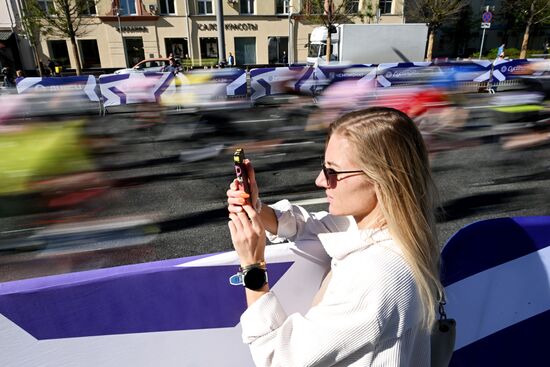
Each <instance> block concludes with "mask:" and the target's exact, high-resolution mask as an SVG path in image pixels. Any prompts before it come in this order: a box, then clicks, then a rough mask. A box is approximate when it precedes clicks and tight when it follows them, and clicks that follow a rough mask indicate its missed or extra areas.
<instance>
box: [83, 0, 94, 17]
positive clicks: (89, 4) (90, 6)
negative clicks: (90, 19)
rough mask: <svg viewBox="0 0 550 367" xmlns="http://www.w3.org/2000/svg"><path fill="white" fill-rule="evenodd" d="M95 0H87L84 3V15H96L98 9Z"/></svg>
mask: <svg viewBox="0 0 550 367" xmlns="http://www.w3.org/2000/svg"><path fill="white" fill-rule="evenodd" d="M95 4H96V3H95V1H94V0H87V1H86V3H85V4H83V7H84V9H83V14H84V15H96V14H97V10H96V7H95Z"/></svg>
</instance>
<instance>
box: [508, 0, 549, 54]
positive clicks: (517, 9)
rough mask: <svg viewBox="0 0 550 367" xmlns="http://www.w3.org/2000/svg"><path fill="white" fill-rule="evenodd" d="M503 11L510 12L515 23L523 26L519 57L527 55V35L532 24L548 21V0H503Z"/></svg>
mask: <svg viewBox="0 0 550 367" xmlns="http://www.w3.org/2000/svg"><path fill="white" fill-rule="evenodd" d="M503 8H504V12H505V13H506V14H512V15H513V17H514V20H515V22H516V24H522V25H524V26H525V30H524V32H523V41H522V42H521V51H520V54H519V58H520V59H524V58H525V57H526V56H527V46H528V43H529V35H530V32H531V31H532V28H533V26H535V25H537V24H543V23H547V22H550V1H549V0H504V3H503Z"/></svg>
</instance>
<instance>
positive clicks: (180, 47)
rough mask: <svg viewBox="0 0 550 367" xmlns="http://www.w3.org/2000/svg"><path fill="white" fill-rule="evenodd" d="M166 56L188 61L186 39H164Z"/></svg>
mask: <svg viewBox="0 0 550 367" xmlns="http://www.w3.org/2000/svg"><path fill="white" fill-rule="evenodd" d="M164 45H165V46H166V55H168V56H169V55H170V54H172V56H174V57H175V58H176V59H188V58H189V50H188V47H187V39H186V38H165V39H164Z"/></svg>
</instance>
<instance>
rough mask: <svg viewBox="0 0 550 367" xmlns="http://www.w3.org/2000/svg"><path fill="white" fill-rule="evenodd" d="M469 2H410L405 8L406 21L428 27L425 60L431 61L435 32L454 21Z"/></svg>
mask: <svg viewBox="0 0 550 367" xmlns="http://www.w3.org/2000/svg"><path fill="white" fill-rule="evenodd" d="M469 5H470V0H412V1H411V2H410V3H409V5H408V6H407V7H406V10H405V13H406V17H407V21H409V22H411V21H412V22H421V23H426V24H427V25H428V47H427V50H426V59H428V60H431V59H432V52H433V46H434V38H435V32H436V31H437V30H438V29H439V28H440V27H441V26H442V25H443V24H445V23H450V22H453V21H455V20H456V19H458V18H459V17H460V14H461V12H462V10H463V9H464V8H465V7H467V6H469Z"/></svg>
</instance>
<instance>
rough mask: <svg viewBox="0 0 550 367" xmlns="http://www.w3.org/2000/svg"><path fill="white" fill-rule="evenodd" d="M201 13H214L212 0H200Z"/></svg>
mask: <svg viewBox="0 0 550 367" xmlns="http://www.w3.org/2000/svg"><path fill="white" fill-rule="evenodd" d="M198 6H199V14H214V12H213V11H212V0H198Z"/></svg>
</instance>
